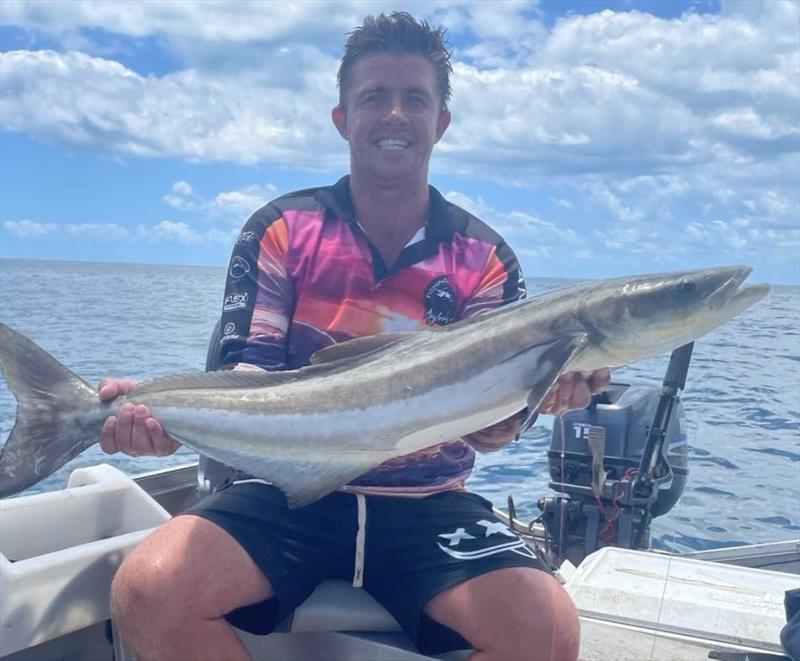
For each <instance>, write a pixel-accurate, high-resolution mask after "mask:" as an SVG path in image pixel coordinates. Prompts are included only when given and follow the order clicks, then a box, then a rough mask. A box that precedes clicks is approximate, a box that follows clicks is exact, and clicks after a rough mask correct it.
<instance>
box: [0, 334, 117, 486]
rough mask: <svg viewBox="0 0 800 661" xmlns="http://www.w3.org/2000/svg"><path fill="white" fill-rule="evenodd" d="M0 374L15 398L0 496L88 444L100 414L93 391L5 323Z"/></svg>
mask: <svg viewBox="0 0 800 661" xmlns="http://www.w3.org/2000/svg"><path fill="white" fill-rule="evenodd" d="M0 372H2V374H3V375H4V376H5V379H6V381H7V383H8V386H9V388H10V389H11V392H12V394H13V395H14V397H15V398H16V400H17V418H16V422H15V423H14V428H13V429H12V430H11V434H10V435H9V437H8V440H7V441H6V443H5V445H4V446H3V448H2V450H1V451H0V497H3V496H9V495H11V494H14V493H17V492H19V491H22V490H23V489H26V488H27V487H29V486H31V485H33V484H36V483H37V482H38V481H40V480H42V479H44V478H45V477H47V476H48V475H50V474H51V473H53V472H54V471H56V470H58V469H59V468H61V466H63V465H64V464H65V463H67V462H68V461H69V460H70V459H72V458H73V457H75V456H77V455H78V454H80V453H81V452H83V450H85V449H86V448H87V447H89V446H91V445H93V444H94V443H95V442H96V441H97V439H98V437H99V434H100V427H101V425H102V420H103V415H102V412H101V410H100V409H101V404H100V401H99V399H98V397H97V392H96V391H95V389H94V388H92V387H91V386H90V385H89V384H88V383H86V381H84V380H83V379H81V378H80V377H79V376H78V375H76V374H74V373H73V372H71V371H70V370H69V369H67V368H66V367H64V365H62V364H61V363H60V362H58V361H57V360H56V359H55V358H53V356H51V355H50V354H49V353H47V352H46V351H45V350H44V349H42V348H41V347H39V346H38V345H36V344H34V343H33V342H32V341H31V340H29V339H28V338H27V337H25V336H24V335H21V334H20V333H18V332H16V331H15V330H13V329H11V328H9V327H8V326H6V325H5V324H0ZM106 415H108V413H106Z"/></svg>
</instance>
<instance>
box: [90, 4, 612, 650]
mask: <svg viewBox="0 0 800 661" xmlns="http://www.w3.org/2000/svg"><path fill="white" fill-rule="evenodd" d="M450 72H451V66H450V62H449V53H448V51H447V49H446V47H445V45H444V43H443V31H442V30H431V29H430V28H429V27H428V26H427V24H425V23H419V22H417V21H416V20H415V19H414V18H412V17H411V16H409V15H408V14H405V13H394V14H392V15H391V16H388V17H387V16H383V15H381V16H379V17H377V18H373V17H368V18H367V19H366V20H365V22H364V25H363V26H362V27H361V28H358V29H356V30H355V31H354V32H353V33H352V35H351V36H350V38H349V39H348V42H347V45H346V47H345V55H344V58H343V60H342V63H341V67H340V71H339V87H340V101H339V104H338V105H337V106H336V107H335V108H334V109H333V111H332V119H333V123H334V124H335V126H336V128H337V129H338V131H339V133H340V134H341V135H342V137H343V138H344V139H345V140H346V141H347V142H348V143H349V146H350V166H351V171H350V176H349V177H345V178H343V179H342V180H340V181H339V182H338V183H337V184H335V185H334V186H329V187H324V188H317V189H310V190H306V191H299V192H296V193H291V194H289V195H286V196H283V197H281V198H279V199H278V200H275V201H274V202H272V203H270V204H269V205H267V206H266V207H264V208H263V209H261V210H259V211H257V212H256V213H255V214H254V215H253V216H252V217H251V218H250V220H249V221H248V222H247V224H246V226H245V228H244V230H243V231H242V233H241V235H240V237H239V240H238V242H237V244H236V246H235V248H234V251H233V256H232V258H231V262H230V267H229V272H228V281H227V287H226V292H225V303H224V306H223V317H222V324H223V329H224V330H223V332H224V337H223V338H222V341H221V355H222V363H223V365H225V366H226V367H232V368H234V369H258V368H261V369H268V370H272V369H287V368H290V369H291V368H297V367H300V366H302V365H305V364H307V363H308V361H309V358H310V356H311V354H312V353H314V352H315V351H316V350H318V349H320V348H323V347H325V346H328V345H330V344H332V343H334V342H341V341H345V340H347V339H350V338H353V337H358V336H364V335H373V334H376V333H380V332H387V331H396V330H408V329H411V328H420V327H427V326H435V325H443V324H446V323H450V322H452V321H455V320H457V319H463V318H465V317H468V316H471V315H474V314H478V313H480V312H482V311H484V310H486V309H489V308H491V307H495V306H497V305H502V304H504V303H507V302H510V301H513V300H516V299H518V298H519V297H521V296H522V295H524V281H523V280H522V278H521V275H520V271H519V266H518V265H517V262H516V258H515V257H514V255H513V253H512V252H511V250H510V249H509V248H508V246H506V244H505V243H504V242H503V240H502V239H501V238H500V237H499V236H498V235H497V234H495V233H494V232H492V231H491V230H490V229H489V228H488V227H486V226H485V225H483V224H482V223H481V222H480V221H479V220H478V219H476V218H474V217H473V216H471V215H470V214H468V213H466V212H465V211H463V210H462V209H459V208H458V207H456V206H454V205H452V204H449V203H448V202H446V201H445V200H444V198H442V196H441V195H440V194H439V193H438V192H437V191H436V190H435V189H434V188H432V187H429V186H428V162H429V159H430V155H431V150H432V148H433V145H434V144H435V143H436V142H437V141H438V140H439V139H440V138H441V137H442V135H443V134H444V132H445V131H446V130H447V127H448V125H449V123H450V113H449V111H448V110H447V101H448V99H449V96H450V85H449V73H450ZM607 382H608V372H607V371H603V372H599V373H596V374H595V375H593V376H592V377H591V378H590V379H589V380H588V381H587V380H584V379H583V378H581V377H580V376H579V375H568V376H565V377H562V379H561V380H560V381H559V382H558V384H557V386H556V387H554V388H553V390H552V392H551V393H550V394H549V395H548V396H547V398H546V399H545V401H544V402H543V404H542V406H541V407H540V410H542V411H546V412H553V413H555V412H560V411H562V410H565V409H566V408H568V407H578V406H583V405H585V404H587V403H588V400H589V396H590V392H591V391H592V390H595V389H599V388H600V387H602V386H603V385H605V384H606V383H607ZM131 385H132V383H131V382H130V381H127V380H108V381H105V382H104V383H103V384H101V389H100V396H101V397H102V398H103V399H104V400H105V399H110V398H113V397H116V396H117V395H119V394H121V393H123V392H127V390H129V389H130V387H131ZM331 397H336V393H331ZM531 418H532V415H530V414H529V412H527V411H521V412H520V413H519V414H518V415H516V416H513V417H512V418H510V419H508V420H505V421H502V422H500V423H498V424H496V425H494V426H493V427H490V428H488V429H485V430H482V431H478V432H475V433H474V434H471V435H470V436H469V437H467V438H465V439H454V440H453V441H452V442H451V443H445V444H442V445H440V446H436V447H433V448H430V449H428V450H424V451H422V452H418V453H415V454H413V455H410V456H407V457H400V458H398V459H394V460H391V461H389V462H387V463H385V464H383V465H382V466H380V467H378V468H377V469H375V470H373V471H371V472H370V473H368V474H367V475H364V476H362V477H360V478H359V479H357V480H355V481H354V482H353V483H351V484H350V485H348V487H346V488H345V489H344V490H342V491H341V492H337V493H334V494H331V495H330V496H327V497H325V498H323V499H322V500H320V501H318V502H316V503H312V504H311V505H309V506H307V507H304V508H301V509H299V510H294V511H292V510H289V509H288V508H287V506H286V502H285V499H284V498H283V496H282V495H281V493H280V492H279V491H278V490H277V489H275V488H274V487H272V486H270V485H266V484H264V483H262V482H261V481H259V480H254V479H242V480H237V481H235V482H233V484H230V485H227V486H226V487H225V488H223V489H221V490H219V491H218V492H217V493H215V494H213V495H211V496H209V497H208V498H206V499H205V500H204V501H202V502H201V503H200V504H199V505H198V506H197V507H195V508H194V509H193V510H192V511H191V512H189V513H187V514H185V515H182V516H178V517H176V518H174V519H172V520H171V521H169V522H168V523H166V524H165V525H163V526H162V527H161V528H159V529H158V530H157V531H156V532H154V533H153V535H151V536H150V537H149V538H148V539H147V540H146V541H145V542H143V543H142V544H141V545H140V546H139V547H138V548H137V549H136V550H135V551H134V552H133V553H132V554H131V555H130V556H129V557H128V558H127V559H126V561H125V562H124V563H123V565H122V566H121V568H120V570H119V572H118V573H117V576H116V578H115V580H114V584H113V588H112V607H113V613H114V617H115V619H116V621H117V623H118V625H119V627H120V630H121V632H122V635H123V637H124V639H125V640H126V642H127V644H128V645H129V646H130V647H131V648H132V649H133V651H134V652H135V654H136V655H137V658H142V659H150V658H160V659H201V658H208V659H226V660H232V659H245V658H247V654H246V651H245V649H244V648H243V646H242V645H241V643H240V642H239V640H238V638H237V637H236V635H235V633H234V631H233V629H232V627H231V624H234V625H236V626H239V627H241V628H244V629H247V630H250V631H253V632H256V633H268V632H269V631H270V630H271V629H272V628H273V627H274V626H275V624H277V623H278V622H279V621H280V620H281V619H282V618H283V617H285V616H286V615H287V614H289V613H290V612H291V611H292V610H293V609H294V608H295V607H296V606H297V605H299V604H300V603H301V602H302V601H303V600H304V599H305V598H306V597H307V596H308V595H309V594H310V593H311V591H312V590H313V589H314V587H315V586H316V585H317V584H318V583H319V582H320V581H322V580H325V579H326V578H333V577H338V578H344V579H346V580H353V582H354V584H356V585H361V586H363V587H364V589H366V590H368V591H369V592H370V593H371V594H373V595H374V596H375V597H376V598H377V599H378V600H379V601H381V602H382V603H383V604H384V605H385V606H386V607H387V608H388V610H389V611H390V612H391V613H392V614H393V615H394V616H395V617H396V619H397V620H398V622H399V623H400V625H401V626H402V627H403V629H404V630H405V631H406V632H407V633H408V634H409V636H410V637H411V638H412V640H414V641H415V642H416V643H417V645H418V646H419V648H420V649H421V650H422V651H425V652H431V653H434V652H442V651H445V650H447V649H453V648H457V647H466V646H467V644H466V643H465V641H464V639H466V641H467V643H468V644H469V645H471V646H472V647H473V648H474V649H475V650H476V651H475V653H474V656H473V658H474V659H475V660H476V661H478V660H481V661H482V660H488V659H528V658H530V659H558V660H559V661H562V660H567V659H573V658H575V657H576V656H577V650H578V621H577V616H576V613H575V609H574V607H573V605H572V603H571V602H570V600H569V597H568V596H567V594H566V592H565V591H564V590H563V589H562V588H561V586H560V585H559V584H558V582H557V581H556V580H555V579H554V578H552V577H551V576H550V575H549V574H548V573H547V572H546V571H543V567H542V566H541V565H540V563H539V562H538V561H537V560H536V558H535V557H533V556H532V554H531V553H530V552H529V551H527V550H526V549H525V548H524V545H523V544H522V543H521V542H520V541H519V539H518V538H517V537H516V536H515V535H514V534H513V533H512V532H511V531H510V530H509V529H508V528H507V527H505V526H503V525H502V523H500V522H499V521H498V520H497V518H496V517H494V515H493V514H492V512H491V506H490V504H489V503H488V502H487V501H485V500H484V499H482V498H480V497H478V496H476V495H474V494H470V493H468V492H466V491H465V490H464V489H463V484H464V480H465V479H466V477H467V476H468V474H469V472H470V470H471V468H472V464H473V462H474V449H478V450H479V451H492V450H497V449H499V448H501V447H503V446H505V445H507V444H508V443H509V442H510V441H511V440H512V439H513V438H515V437H516V436H517V435H518V434H519V432H520V431H521V430H522V429H523V426H524V425H525V424H526V422H530V419H531ZM101 442H102V445H103V448H104V449H105V450H106V451H107V452H115V451H123V452H127V453H129V454H167V453H170V452H173V451H174V450H175V449H176V448H177V447H178V443H177V442H175V441H174V440H172V439H170V438H169V437H168V436H166V435H165V433H164V431H163V428H162V427H161V426H160V424H159V423H158V421H157V420H154V419H153V418H151V417H150V414H149V410H147V408H146V407H143V406H133V405H126V406H125V407H124V408H123V409H122V410H121V411H120V413H119V416H118V418H116V419H115V418H109V420H108V421H107V422H106V424H105V426H104V428H103V433H102V439H101ZM365 520H366V523H365V522H364V521H365ZM364 540H365V543H364ZM467 547H468V548H469V549H470V550H471V551H473V553H467V554H464V553H461V552H460V551H459V549H460V548H461V549H464V548H467ZM468 558H472V559H468Z"/></svg>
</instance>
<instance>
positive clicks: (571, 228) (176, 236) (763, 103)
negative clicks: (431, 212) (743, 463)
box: [0, 0, 800, 286]
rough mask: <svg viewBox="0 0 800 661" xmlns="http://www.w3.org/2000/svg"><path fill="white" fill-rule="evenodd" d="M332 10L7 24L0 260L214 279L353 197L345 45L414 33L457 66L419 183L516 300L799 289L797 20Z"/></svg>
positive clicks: (118, 14) (759, 5) (517, 4)
mask: <svg viewBox="0 0 800 661" xmlns="http://www.w3.org/2000/svg"><path fill="white" fill-rule="evenodd" d="M323 4H324V3H323ZM323 4H320V2H313V1H309V2H304V3H300V4H297V5H295V6H294V9H293V11H291V12H289V11H286V7H285V5H284V3H280V2H272V3H251V2H216V1H213V0H212V1H208V2H182V3H168V2H167V3H165V2H127V3H107V2H105V3H104V2H91V1H88V2H84V3H80V4H71V3H57V2H46V1H42V0H5V1H4V2H3V11H2V13H1V14H0V88H2V90H3V92H2V96H0V119H2V124H1V125H0V180H2V182H3V185H2V188H1V189H0V257H2V258H3V259H38V260H58V261H82V262H104V263H126V264H137V263H141V264H159V265H175V266H181V265H184V266H189V265H192V266H214V267H224V266H225V265H226V264H227V262H228V258H229V255H230V251H231V248H232V246H233V243H234V240H235V236H236V235H237V233H238V231H239V230H240V228H241V226H242V225H243V224H244V222H245V221H246V219H247V217H248V216H249V215H250V214H251V213H252V212H253V211H255V210H256V209H257V208H259V207H260V206H263V205H264V204H265V203H267V202H268V201H269V200H270V199H273V198H275V197H278V196H279V195H282V194H286V193H288V192H290V191H292V190H296V189H301V188H307V187H311V186H321V185H328V184H332V183H333V182H334V181H336V180H337V179H338V178H339V177H340V176H341V175H343V174H346V172H347V170H348V167H347V163H348V160H347V144H346V143H345V142H344V141H342V140H341V138H340V137H339V136H338V134H337V133H336V131H335V129H334V128H333V126H332V124H331V122H330V119H329V111H330V108H331V107H332V106H333V105H335V103H336V102H337V90H336V84H335V77H336V69H337V66H338V58H339V56H340V54H341V47H342V44H343V41H344V36H345V34H346V33H347V32H349V31H350V30H352V29H353V27H355V26H356V25H358V24H359V23H360V22H361V20H362V19H363V17H364V16H365V15H366V14H368V13H379V12H381V11H389V10H395V9H396V10H403V9H405V10H407V11H409V12H411V13H412V14H414V15H416V16H417V17H420V18H424V19H426V20H428V21H429V22H430V23H431V24H432V25H439V24H441V25H443V26H444V27H445V28H447V30H448V35H449V39H450V43H451V45H452V47H453V65H454V72H453V76H452V86H453V97H452V102H451V104H450V109H451V111H452V113H453V122H452V125H451V127H450V129H449V130H448V132H447V133H446V134H445V136H444V138H443V139H442V141H441V142H440V143H439V144H438V145H437V146H436V148H435V149H434V155H433V158H432V161H431V171H430V182H431V184H433V185H434V186H436V187H437V188H438V189H439V190H440V191H441V192H442V193H443V194H444V195H445V197H446V198H447V199H448V200H450V201H451V202H454V203H456V204H458V205H460V206H462V207H464V208H465V209H467V210H468V211H470V212H471V213H473V214H475V215H477V216H478V217H479V218H481V219H482V220H484V221H485V222H487V223H488V224H489V225H490V226H492V227H493V228H494V229H496V230H497V231H498V232H499V233H500V234H501V235H503V236H504V238H505V239H506V240H507V242H508V243H509V245H510V246H511V247H512V249H513V250H514V251H515V252H516V254H517V256H518V258H519V261H520V263H521V265H522V268H523V272H524V273H525V275H526V276H527V277H531V278H537V277H541V278H564V279H587V278H591V279H597V278H610V277H618V276H625V275H634V274H639V273H655V272H665V271H677V270H681V271H682V270H692V269H697V268H707V267H709V266H715V265H719V264H747V265H749V266H752V267H753V274H752V275H751V279H752V280H753V281H759V282H763V281H766V282H770V283H772V284H778V285H793V286H797V285H800V190H798V186H797V181H798V180H800V119H799V118H798V107H800V66H798V61H800V3H797V2H793V1H792V0H731V1H728V0H574V1H569V0H564V1H559V2H550V1H546V0H542V1H535V0H533V1H522V0H514V1H511V0H509V1H508V2H502V3H492V4H491V5H486V4H483V3H475V2H469V1H466V0H465V1H463V2H457V1H453V2H449V1H446V0H434V1H432V2H430V3H426V4H424V5H423V4H421V3H416V2H408V1H407V2H397V3H388V2H386V1H385V0H368V1H363V2H360V1H356V0H343V1H342V2H338V3H337V4H336V6H335V7H336V9H335V11H324V12H323V11H320V8H321V7H322V6H323ZM327 6H329V5H327Z"/></svg>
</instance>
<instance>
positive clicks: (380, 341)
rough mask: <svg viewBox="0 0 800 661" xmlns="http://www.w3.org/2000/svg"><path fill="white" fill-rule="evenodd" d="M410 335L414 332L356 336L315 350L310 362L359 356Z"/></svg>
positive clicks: (314, 363)
mask: <svg viewBox="0 0 800 661" xmlns="http://www.w3.org/2000/svg"><path fill="white" fill-rule="evenodd" d="M412 335H414V333H381V334H380V335H369V336H367V337H357V338H355V339H353V340H347V341H346V342H339V343H338V344H332V345H331V346H329V347H325V348H324V349H320V350H319V351H316V352H315V353H314V354H313V355H312V356H311V364H312V365H319V364H320V363H332V362H333V361H335V360H343V359H344V358H357V357H358V358H360V357H363V356H366V355H368V354H371V353H373V352H375V351H380V350H381V349H385V348H387V347H391V346H393V345H395V344H397V343H398V342H402V341H403V340H405V339H406V338H409V337H411V336H412Z"/></svg>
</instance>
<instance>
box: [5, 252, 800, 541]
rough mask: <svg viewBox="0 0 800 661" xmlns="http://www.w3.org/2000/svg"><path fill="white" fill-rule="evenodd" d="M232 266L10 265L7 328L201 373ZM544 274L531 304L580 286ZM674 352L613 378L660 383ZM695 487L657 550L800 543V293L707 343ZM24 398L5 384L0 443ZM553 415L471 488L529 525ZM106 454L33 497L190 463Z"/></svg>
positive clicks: (112, 362) (692, 382) (107, 368)
mask: <svg viewBox="0 0 800 661" xmlns="http://www.w3.org/2000/svg"><path fill="white" fill-rule="evenodd" d="M224 275H225V270H224V269H223V268H211V267H192V266H153V265H137V264H109V263H84V262H53V261H26V260H0V320H2V322H4V323H6V324H8V325H10V326H12V327H14V328H16V329H17V330H19V331H21V332H22V333H25V334H26V335H28V336H29V337H30V338H31V339H33V340H34V341H36V342H37V343H39V344H40V345H42V346H43V347H45V348H46V349H47V350H48V351H50V352H51V353H53V354H54V355H55V356H56V357H57V358H59V360H61V361H63V362H64V363H65V364H66V365H67V366H69V367H70V368H71V369H72V370H73V371H75V372H76V373H78V374H80V375H81V376H82V377H83V378H85V379H86V380H87V381H89V382H90V383H97V382H99V380H100V378H101V377H103V376H107V375H111V376H129V377H132V378H135V379H146V378H150V377H154V376H158V375H163V374H169V373H175V372H185V371H188V370H192V369H202V368H203V365H204V363H205V355H206V349H207V346H208V339H209V337H210V334H211V331H212V328H213V326H214V323H215V321H216V319H217V317H218V315H219V312H220V307H221V300H222V287H223V284H224ZM570 282H571V281H568V280H554V279H547V278H532V279H529V280H528V287H529V291H530V293H532V294H535V293H537V292H541V291H546V290H548V289H552V288H554V287H558V286H564V285H566V284H570ZM667 361H668V356H662V357H659V358H655V359H652V360H648V361H643V362H640V363H637V364H635V365H632V366H628V367H625V368H622V369H619V370H616V371H615V372H614V380H615V381H622V382H625V381H626V380H629V379H636V380H639V381H641V380H646V381H650V382H652V383H653V384H658V383H660V380H661V378H662V377H663V375H664V372H665V370H666V365H667ZM683 404H684V407H685V410H686V416H687V425H688V432H689V478H688V482H687V485H686V489H685V491H684V493H683V496H682V498H681V499H680V500H679V501H678V503H677V504H676V505H675V507H674V508H673V509H672V510H671V511H670V512H669V513H667V514H665V515H664V516H662V517H659V518H656V519H655V520H654V521H653V529H652V538H653V543H654V546H656V547H658V548H662V549H665V550H670V551H676V552H681V551H689V550H698V549H708V548H715V547H721V546H730V545H739V544H750V543H757V542H769V541H775V540H785V539H796V538H798V537H800V287H791V286H776V287H774V288H773V290H772V291H771V293H770V294H769V296H768V297H767V298H766V299H764V300H763V301H761V302H760V303H759V304H758V305H756V306H755V307H754V308H752V309H751V310H748V311H747V312H746V313H745V314H743V315H741V316H740V317H739V318H737V319H734V320H733V321H731V322H729V323H728V324H726V325H725V326H723V327H721V328H718V329H716V330H715V331H713V332H712V333H710V334H709V335H707V336H705V337H704V338H702V339H701V340H699V341H698V342H697V343H696V344H695V349H694V355H693V358H692V364H691V367H690V368H689V377H688V380H687V387H686V390H685V392H684V396H683ZM14 410H15V405H14V400H13V397H12V396H11V394H10V393H9V391H8V389H7V388H6V385H5V382H0V442H4V441H5V438H6V437H7V436H8V434H9V432H10V431H11V427H12V425H13V421H14ZM552 425H553V418H552V417H550V416H541V417H540V418H539V420H538V421H537V424H536V425H535V426H534V427H533V428H532V429H531V430H530V432H528V433H527V434H526V435H525V437H523V438H522V439H520V441H518V442H517V443H514V444H512V445H510V446H509V447H508V448H506V449H505V450H503V451H500V452H497V453H494V454H489V455H480V456H479V457H478V462H477V466H476V469H475V471H474V473H473V475H472V477H471V478H470V481H469V483H468V486H469V488H470V489H472V490H474V491H476V492H478V493H480V494H481V495H483V496H485V497H486V498H489V499H490V500H492V501H493V502H494V503H495V504H496V505H498V506H502V507H505V504H506V499H507V497H508V496H509V495H511V496H513V498H514V501H515V504H516V508H517V517H518V518H519V519H521V520H529V519H533V518H535V517H536V516H537V515H538V509H537V505H536V503H537V501H538V500H539V498H540V497H541V496H544V495H547V494H549V493H552V492H551V491H550V490H549V488H548V479H549V476H548V465H547V448H548V445H549V438H550V434H551V429H552ZM195 457H196V455H194V454H193V453H192V452H190V451H188V450H181V451H179V452H178V453H176V454H175V455H173V456H171V457H165V458H132V457H126V456H122V455H112V456H109V455H105V454H104V453H103V452H102V450H100V449H99V447H98V446H95V447H94V448H91V449H90V450H88V451H87V452H85V453H84V454H83V455H81V456H79V457H77V458H76V459H74V460H73V461H72V462H70V463H69V464H68V465H67V466H65V467H64V468H63V469H62V470H61V471H59V472H58V473H56V474H55V475H53V476H51V477H50V478H48V479H47V480H45V481H44V482H42V483H40V484H39V485H37V486H36V487H34V488H33V490H43V489H44V490H47V489H59V488H62V487H63V486H64V485H65V484H66V477H67V475H68V474H69V472H70V471H71V470H72V469H74V468H77V467H79V466H85V465H89V464H94V463H98V462H107V463H109V464H112V465H114V466H117V467H118V468H120V469H121V470H124V471H126V472H128V473H130V474H137V473H141V472H145V471H149V470H154V469H158V468H162V467H167V466H173V465H179V464H184V463H188V462H191V461H193V460H194V459H195Z"/></svg>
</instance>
